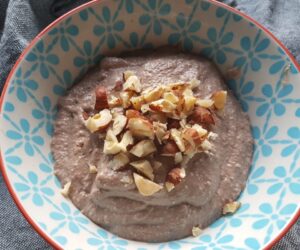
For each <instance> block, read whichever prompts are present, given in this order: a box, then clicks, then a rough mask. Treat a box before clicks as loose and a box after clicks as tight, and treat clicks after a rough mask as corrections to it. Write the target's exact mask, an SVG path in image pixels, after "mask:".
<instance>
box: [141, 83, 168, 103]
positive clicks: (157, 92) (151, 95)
mask: <svg viewBox="0 0 300 250" xmlns="http://www.w3.org/2000/svg"><path fill="white" fill-rule="evenodd" d="M163 91H164V90H163V88H162V87H156V88H155V89H152V90H145V91H144V92H143V97H144V99H145V101H146V102H148V103H149V102H153V101H156V100H158V99H159V98H161V96H162V94H163Z"/></svg>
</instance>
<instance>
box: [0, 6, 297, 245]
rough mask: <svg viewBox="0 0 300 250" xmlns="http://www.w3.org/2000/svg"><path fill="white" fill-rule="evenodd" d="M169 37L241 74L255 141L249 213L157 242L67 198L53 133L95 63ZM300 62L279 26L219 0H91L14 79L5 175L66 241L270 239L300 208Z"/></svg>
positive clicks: (236, 82) (52, 238) (37, 220)
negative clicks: (101, 222)
mask: <svg viewBox="0 0 300 250" xmlns="http://www.w3.org/2000/svg"><path fill="white" fill-rule="evenodd" d="M166 44H169V45H177V44H180V46H181V47H182V48H183V50H185V51H190V52H193V53H195V54H204V55H205V56H207V57H208V58H210V59H212V60H213V61H214V62H215V63H216V65H217V66H218V68H219V69H220V70H221V72H222V73H223V74H224V75H226V76H229V78H231V79H230V80H228V84H229V86H230V88H231V89H232V90H233V91H234V93H235V95H236V96H237V98H238V99H239V101H240V103H241V105H242V107H243V110H244V111H245V112H247V113H248V115H249V117H250V120H251V125H252V131H253V137H254V139H255V150H254V157H253V163H252V166H251V172H250V174H249V179H248V182H247V185H246V188H245V190H244V191H243V192H242V194H241V196H240V198H239V200H240V201H241V203H242V207H241V208H240V209H239V210H238V212H237V213H235V214H234V215H232V216H226V217H222V218H220V219H218V220H217V221H216V222H215V223H213V224H212V225H211V226H209V227H208V228H206V229H205V230H204V231H203V233H202V234H201V235H200V236H199V237H195V238H193V237H189V238H185V239H181V240H177V241H172V242H165V243H160V244H145V243H143V242H134V241H129V240H125V239H121V238H119V237H117V236H115V235H112V234H111V233H109V232H107V231H105V230H103V229H101V228H100V227H99V226H97V225H95V224H94V223H92V222H91V221H90V220H89V219H88V218H86V217H85V216H84V215H82V214H81V213H80V211H78V210H77V209H76V207H74V206H73V204H72V203H71V202H70V201H69V200H67V199H65V198H63V197H62V196H61V194H60V188H61V186H60V183H59V181H58V180H57V179H56V177H55V176H54V174H53V159H52V157H51V153H50V140H51V135H52V131H53V120H54V119H55V114H56V104H57V100H58V98H59V97H60V96H62V95H64V93H65V92H66V90H67V89H68V88H70V86H72V84H73V83H74V82H75V81H76V79H78V78H80V77H81V76H82V75H83V74H84V73H85V72H86V71H87V70H88V68H90V67H91V66H92V65H94V64H96V63H98V62H99V61H100V60H101V58H103V57H104V56H106V55H116V54H119V53H120V52H123V51H128V50H135V49H139V48H151V47H153V48H154V47H159V46H162V45H166ZM299 69H300V68H299V66H298V65H297V63H296V62H295V60H294V59H293V58H292V56H291V55H290V54H289V52H288V51H287V49H285V48H284V46H283V45H282V44H281V43H280V42H279V41H278V40H277V39H276V38H275V37H274V36H273V35H272V34H271V33H270V32H269V31H268V30H266V29H265V28H264V27H262V26H261V25H260V24H258V23H256V22H255V21H254V20H252V19H251V18H249V17H247V16H245V15H244V14H242V13H240V12H238V11H236V10H234V9H232V8H230V7H227V6H226V5H223V4H220V3H218V2H215V1H207V0H185V1H171V0H160V1H155V0H149V1H141V0H126V1H119V0H117V1H108V0H102V1H91V2H89V3H87V4H85V5H82V6H81V7H79V8H77V9H74V10H73V11H71V12H69V13H67V14H66V15H64V16H62V17H61V18H59V19H58V20H56V21H55V22H54V23H52V24H51V25H49V26H48V27H47V28H46V29H45V30H43V31H42V32H41V33H40V34H39V35H38V36H37V37H36V38H35V39H34V40H33V41H32V43H31V44H30V45H29V46H28V47H27V49H26V50H25V51H24V52H23V54H22V55H21V56H20V58H19V60H18V61H17V63H16V64H15V66H14V68H13V70H12V71H11V73H10V75H9V77H8V79H7V82H6V85H5V89H4V91H3V94H2V96H1V125H0V127H1V133H2V136H1V142H0V144H1V169H2V172H3V175H4V179H5V181H6V183H7V186H8V188H9V191H10V192H11V194H12V196H13V198H14V200H15V202H16V204H17V205H18V207H19V208H20V210H21V212H22V213H23V214H24V216H25V217H26V218H27V220H28V221H29V222H30V223H31V224H32V226H33V227H34V228H35V229H36V230H37V231H38V232H39V233H40V234H41V235H42V236H43V237H44V238H45V239H46V240H47V241H48V242H49V243H50V244H51V245H52V246H54V247H55V248H65V249H140V250H142V249H260V248H268V247H270V246H272V245H273V244H274V243H275V242H276V241H277V240H278V239H279V238H280V237H282V236H283V234H284V233H285V232H287V230H288V229H289V228H290V226H291V225H292V224H293V223H295V221H296V220H297V218H298V217H299V213H300V202H299V197H300V165H299V161H300V128H299V124H300V95H299V93H300V85H299V82H300V75H299ZM228 74H229V75H228ZM237 132H238V131H237ZM170 230H171V229H170ZM241 232H243V233H241Z"/></svg>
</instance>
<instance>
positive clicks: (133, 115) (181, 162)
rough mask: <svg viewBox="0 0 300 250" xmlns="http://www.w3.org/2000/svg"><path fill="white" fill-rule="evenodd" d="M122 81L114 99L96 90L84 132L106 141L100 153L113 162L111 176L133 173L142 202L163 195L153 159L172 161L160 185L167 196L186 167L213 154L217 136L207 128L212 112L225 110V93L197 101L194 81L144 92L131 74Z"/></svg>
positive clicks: (210, 124) (100, 90)
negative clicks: (129, 170) (199, 156)
mask: <svg viewBox="0 0 300 250" xmlns="http://www.w3.org/2000/svg"><path fill="white" fill-rule="evenodd" d="M123 79H124V81H123V83H120V82H118V86H116V87H115V90H116V89H117V90H118V92H117V94H116V95H111V93H110V94H108V91H107V89H106V88H105V87H103V86H99V87H97V88H96V90H95V96H96V101H95V108H94V109H95V113H94V114H93V115H91V116H89V115H87V113H85V112H84V113H83V120H84V123H85V126H86V128H87V129H88V130H89V131H90V132H91V133H100V134H103V136H105V140H104V148H103V152H104V153H105V154H107V155H112V156H113V166H114V167H113V168H114V170H116V171H119V170H122V169H124V168H125V167H127V168H128V167H130V168H132V169H133V170H134V174H133V179H134V182H135V184H136V186H137V189H138V191H139V192H140V194H142V195H144V196H150V195H153V194H154V193H156V192H158V191H160V190H161V189H163V185H162V184H158V183H155V182H154V180H155V175H154V169H156V168H159V167H161V165H162V164H161V162H158V161H156V156H158V155H160V156H163V157H169V158H172V160H173V161H174V168H173V169H171V170H170V172H169V173H168V174H167V177H166V181H165V183H164V184H165V188H166V189H167V191H169V192H170V191H171V190H172V189H174V187H175V186H176V185H177V184H179V183H180V182H181V181H182V179H184V177H185V175H186V174H185V166H186V164H187V163H188V161H189V160H190V159H191V158H192V157H193V156H194V155H195V154H197V153H200V152H205V153H209V152H210V151H211V150H212V143H211V140H212V139H213V138H215V137H216V136H217V135H216V134H215V133H213V132H211V131H210V128H211V126H213V125H215V112H216V111H217V110H222V109H223V108H224V106H225V103H226V98H227V92H226V91H223V90H221V91H217V92H215V93H213V94H212V95H211V96H210V97H209V98H205V99H199V98H197V97H195V96H194V93H193V89H195V88H198V87H199V85H200V81H199V80H191V81H189V82H175V83H168V84H167V83H166V85H161V86H158V87H155V88H151V89H143V88H142V84H141V81H140V79H139V78H138V77H137V76H136V75H135V74H134V72H132V71H125V72H124V73H123Z"/></svg>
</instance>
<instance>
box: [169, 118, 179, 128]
mask: <svg viewBox="0 0 300 250" xmlns="http://www.w3.org/2000/svg"><path fill="white" fill-rule="evenodd" d="M167 126H168V130H170V129H171V128H177V129H178V128H180V121H179V120H175V119H172V118H168V124H167Z"/></svg>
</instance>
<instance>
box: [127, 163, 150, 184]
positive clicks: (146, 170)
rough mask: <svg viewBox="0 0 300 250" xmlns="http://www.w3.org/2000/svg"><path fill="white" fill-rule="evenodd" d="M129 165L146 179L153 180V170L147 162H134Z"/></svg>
mask: <svg viewBox="0 0 300 250" xmlns="http://www.w3.org/2000/svg"><path fill="white" fill-rule="evenodd" d="M130 165H131V166H133V167H134V168H135V169H136V170H138V171H139V172H140V173H142V174H143V175H145V176H146V177H147V178H149V179H150V180H151V181H153V180H154V174H153V168H152V166H151V164H150V162H149V161H147V160H140V161H134V162H131V163H130Z"/></svg>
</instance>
